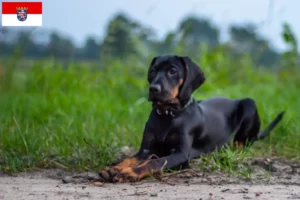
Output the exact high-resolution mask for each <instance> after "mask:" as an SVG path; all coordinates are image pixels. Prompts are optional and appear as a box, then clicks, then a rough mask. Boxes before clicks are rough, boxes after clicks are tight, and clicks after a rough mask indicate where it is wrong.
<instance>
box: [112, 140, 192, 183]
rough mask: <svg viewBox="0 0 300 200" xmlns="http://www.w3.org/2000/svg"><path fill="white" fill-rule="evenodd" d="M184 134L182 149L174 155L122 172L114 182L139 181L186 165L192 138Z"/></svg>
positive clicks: (148, 161) (152, 160)
mask: <svg viewBox="0 0 300 200" xmlns="http://www.w3.org/2000/svg"><path fill="white" fill-rule="evenodd" d="M187 135H188V134H183V137H182V139H181V140H180V141H181V145H180V148H179V149H178V150H177V151H176V152H175V153H173V154H171V155H169V156H165V157H161V158H157V159H151V160H147V161H145V162H144V163H143V164H141V165H138V166H137V167H129V168H125V169H124V170H122V171H121V172H120V173H118V174H117V175H116V176H115V177H114V180H113V181H114V182H124V181H127V180H129V181H138V180H141V179H142V178H144V177H145V176H148V175H150V174H153V173H156V172H160V171H162V170H164V169H172V168H175V167H178V166H180V165H184V164H185V163H187V162H188V161H189V153H190V150H191V144H192V137H186V136H187Z"/></svg>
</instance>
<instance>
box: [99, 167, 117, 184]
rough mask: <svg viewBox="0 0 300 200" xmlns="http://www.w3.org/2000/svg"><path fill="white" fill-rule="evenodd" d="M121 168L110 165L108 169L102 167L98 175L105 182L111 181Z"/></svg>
mask: <svg viewBox="0 0 300 200" xmlns="http://www.w3.org/2000/svg"><path fill="white" fill-rule="evenodd" d="M120 171H121V169H119V168H118V167H110V168H108V169H103V170H102V171H101V172H99V177H100V179H102V180H103V181H105V182H113V178H114V177H115V176H116V175H117V174H118V173H120Z"/></svg>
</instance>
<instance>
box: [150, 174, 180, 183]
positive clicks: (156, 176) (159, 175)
mask: <svg viewBox="0 0 300 200" xmlns="http://www.w3.org/2000/svg"><path fill="white" fill-rule="evenodd" d="M153 177H154V178H155V179H156V180H159V181H161V182H163V183H166V184H168V185H172V186H175V185H176V184H175V183H170V182H168V181H166V180H164V179H163V177H162V175H161V172H157V173H154V174H153Z"/></svg>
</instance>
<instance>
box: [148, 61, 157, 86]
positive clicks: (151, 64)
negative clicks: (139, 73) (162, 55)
mask: <svg viewBox="0 0 300 200" xmlns="http://www.w3.org/2000/svg"><path fill="white" fill-rule="evenodd" d="M157 58H158V57H154V58H153V59H152V61H151V63H150V66H149V69H148V82H149V83H150V71H151V68H152V66H153V65H154V63H155V61H156V59H157Z"/></svg>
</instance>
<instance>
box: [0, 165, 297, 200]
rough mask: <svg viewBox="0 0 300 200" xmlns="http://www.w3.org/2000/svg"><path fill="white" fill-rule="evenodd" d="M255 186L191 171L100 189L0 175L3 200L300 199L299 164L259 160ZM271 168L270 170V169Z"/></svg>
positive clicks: (93, 184) (49, 178)
mask: <svg viewBox="0 0 300 200" xmlns="http://www.w3.org/2000/svg"><path fill="white" fill-rule="evenodd" d="M252 164H253V173H252V174H253V177H252V179H251V180H249V179H245V178H238V177H232V176H228V175H226V174H224V173H221V172H214V173H211V172H203V171H201V170H195V169H188V170H184V171H182V172H177V173H176V174H173V175H171V174H164V179H163V181H161V180H157V179H155V178H148V179H146V180H143V181H141V182H137V183H123V184H108V183H105V184H102V183H100V182H97V174H96V173H93V172H85V173H82V174H75V173H72V172H67V171H64V170H61V169H48V170H35V171H34V172H27V173H21V174H19V175H18V176H16V177H13V176H8V175H6V174H0V199H1V200H2V199H5V200H6V199H7V200H14V199H18V200H21V199H26V200H27V199H38V200H41V199H64V200H72V199H197V200H199V199H203V200H205V199H211V200H213V199H214V200H217V199H230V200H235V199H238V200H241V199H300V164H299V163H290V162H289V163H288V162H286V161H283V160H279V159H273V160H272V159H271V160H269V159H267V160H266V159H255V160H254V161H253V163H252ZM270 166H271V167H270Z"/></svg>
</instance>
